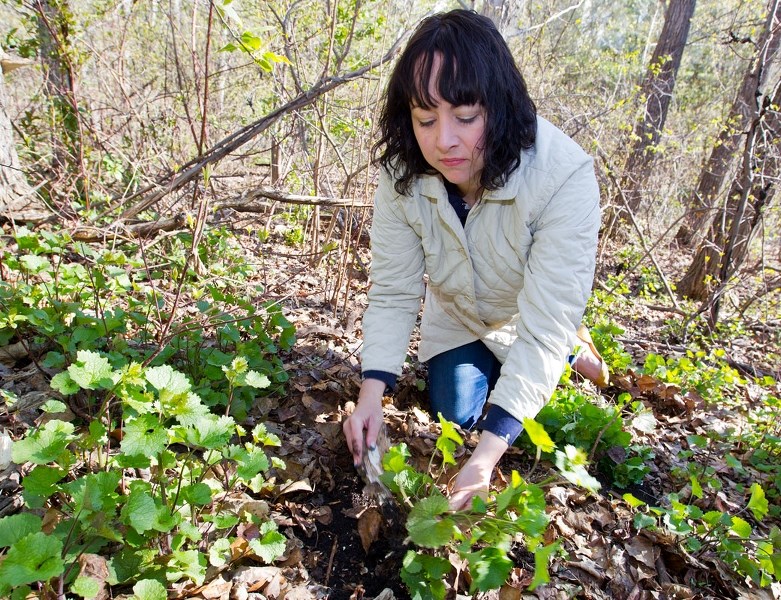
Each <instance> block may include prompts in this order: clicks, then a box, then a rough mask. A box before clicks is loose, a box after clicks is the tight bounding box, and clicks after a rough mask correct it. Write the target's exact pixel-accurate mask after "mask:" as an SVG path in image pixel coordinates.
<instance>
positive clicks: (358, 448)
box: [342, 416, 363, 467]
mask: <svg viewBox="0 0 781 600" xmlns="http://www.w3.org/2000/svg"><path fill="white" fill-rule="evenodd" d="M342 429H343V431H344V437H345V439H346V440H347V448H348V449H349V450H350V454H352V455H353V464H354V465H355V466H356V467H357V466H358V465H360V464H361V459H362V454H363V422H361V420H360V419H357V418H355V417H354V416H353V417H348V418H347V420H346V421H345V422H344V425H343V426H342Z"/></svg>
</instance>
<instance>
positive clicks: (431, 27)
mask: <svg viewBox="0 0 781 600" xmlns="http://www.w3.org/2000/svg"><path fill="white" fill-rule="evenodd" d="M379 125H380V139H379V141H378V143H377V145H376V146H375V157H376V156H377V155H378V154H379V158H378V162H379V164H380V165H381V167H382V169H381V174H380V181H379V187H378V189H377V193H376V198H375V209H374V218H373V224H372V232H371V239H372V268H371V288H370V290H369V306H368V308H367V310H366V313H365V315H364V318H363V331H364V347H363V352H362V368H363V383H362V385H361V390H360V393H359V396H358V403H357V406H356V408H355V410H354V412H353V414H352V415H351V416H350V417H349V418H348V419H347V420H346V421H345V423H344V433H345V437H346V439H347V445H348V447H349V449H350V451H351V453H352V455H353V459H354V461H355V463H356V464H360V461H361V457H362V451H363V447H364V440H365V443H366V444H367V446H368V447H370V448H371V447H373V446H374V444H375V443H376V439H377V434H378V431H379V429H380V427H381V425H382V396H383V393H384V391H385V389H386V386H392V385H393V384H394V383H395V381H396V377H397V376H398V375H399V373H400V372H401V367H402V363H403V362H404V358H405V356H406V352H407V349H408V345H409V339H410V334H411V332H412V329H413V327H414V325H415V322H416V319H417V315H418V312H419V309H420V300H421V299H422V298H423V297H424V296H425V309H424V311H423V317H422V322H421V342H420V346H419V350H418V352H419V358H420V360H422V361H427V362H428V372H429V390H430V401H431V412H432V414H437V413H438V412H441V413H442V415H443V416H444V417H445V418H446V419H448V420H450V421H454V422H456V423H458V424H460V425H461V426H462V427H465V428H472V427H477V428H478V429H479V430H481V431H482V433H481V436H480V441H479V443H478V445H477V447H476V448H475V451H474V452H473V453H472V456H471V457H470V458H469V460H468V461H467V462H466V463H465V465H464V466H463V467H462V468H461V470H460V472H459V474H458V476H457V477H456V480H455V484H454V486H453V491H452V492H451V495H450V505H451V507H452V508H453V509H461V508H464V507H467V506H469V504H470V502H471V499H472V497H473V496H474V495H475V494H476V493H479V492H480V491H482V490H487V488H488V484H489V483H490V478H491V474H492V472H493V469H494V467H495V466H496V463H497V462H498V461H499V459H500V458H501V456H502V455H503V454H504V452H505V451H506V450H507V448H508V445H509V444H511V443H512V442H513V441H514V440H515V438H516V437H517V436H518V435H519V434H520V432H521V431H522V424H521V423H522V421H523V419H524V418H525V417H534V416H535V415H536V414H537V412H538V411H539V410H540V408H541V407H542V406H543V405H544V404H545V402H547V400H548V399H549V398H550V396H551V394H552V392H553V390H554V388H555V386H556V384H557V382H558V380H559V378H560V376H561V373H562V370H563V367H564V363H565V361H566V360H567V357H568V356H569V355H570V351H571V349H572V348H573V345H574V343H575V337H576V335H575V332H576V330H577V328H578V324H579V323H580V319H581V317H582V316H583V311H584V309H585V306H586V301H587V299H588V296H589V294H590V291H591V283H592V279H593V274H594V263H595V255H596V244H597V230H598V227H599V220H600V213H599V189H598V186H597V182H596V178H595V176H594V170H593V165H592V160H591V158H590V157H589V156H588V155H586V153H585V152H583V150H582V149H581V148H580V147H578V146H577V145H576V144H575V142H573V141H572V140H571V139H570V138H568V137H567V136H566V135H564V134H563V133H562V132H561V131H559V130H558V129H556V128H555V127H554V126H553V125H551V124H550V123H549V122H547V121H545V120H544V119H542V118H539V117H537V115H536V109H535V106H534V103H533V102H532V100H531V98H530V97H529V94H528V92H527V89H526V84H525V82H524V80H523V77H522V76H521V74H520V72H519V70H518V68H517V66H516V64H515V62H514V60H513V57H512V55H511V53H510V50H509V48H508V47H507V44H506V43H505V42H504V40H503V39H502V37H501V35H500V34H499V32H498V31H497V30H496V28H495V27H494V25H493V23H492V22H491V21H490V20H489V19H488V18H486V17H483V16H480V15H478V14H477V13H474V12H471V11H465V10H454V11H452V12H448V13H444V14H440V15H435V16H433V17H429V18H427V19H425V20H424V21H423V22H422V23H421V24H420V25H419V26H418V28H417V30H416V31H415V33H414V34H413V36H412V38H411V39H410V41H409V43H408V44H407V47H406V48H405V50H404V52H403V53H402V54H401V56H400V58H399V60H398V63H397V64H396V66H395V68H394V71H393V73H392V75H391V78H390V81H389V83H388V89H387V96H386V100H385V106H384V107H383V109H382V112H381V115H380V120H379ZM424 275H427V276H428V283H427V285H426V284H424ZM584 337H585V336H584ZM584 341H586V342H587V344H586V349H587V350H590V349H593V346H591V345H590V344H589V343H588V342H590V340H587V339H586V340H584ZM581 362H582V364H583V370H584V371H586V372H591V373H592V374H597V375H598V374H600V373H602V371H603V368H604V365H603V364H601V361H600V359H598V355H596V356H595V355H594V354H592V353H590V352H588V351H587V353H586V356H585V357H584V359H583V360H582V361H581ZM486 402H487V404H488V407H487V410H484V408H485V405H486Z"/></svg>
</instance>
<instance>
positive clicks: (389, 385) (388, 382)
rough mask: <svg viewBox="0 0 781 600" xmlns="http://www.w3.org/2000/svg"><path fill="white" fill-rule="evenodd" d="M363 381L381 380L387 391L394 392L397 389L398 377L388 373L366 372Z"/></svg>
mask: <svg viewBox="0 0 781 600" xmlns="http://www.w3.org/2000/svg"><path fill="white" fill-rule="evenodd" d="M362 379H379V380H380V381H382V382H383V383H384V384H385V389H386V391H390V390H393V388H394V387H396V379H397V377H396V375H394V374H393V373H388V372H387V371H364V372H363V374H362Z"/></svg>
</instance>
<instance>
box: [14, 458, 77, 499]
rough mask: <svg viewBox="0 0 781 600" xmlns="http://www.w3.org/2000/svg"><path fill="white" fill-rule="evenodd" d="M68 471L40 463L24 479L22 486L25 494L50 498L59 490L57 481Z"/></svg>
mask: <svg viewBox="0 0 781 600" xmlns="http://www.w3.org/2000/svg"><path fill="white" fill-rule="evenodd" d="M67 472H68V471H66V470H65V469H59V468H56V467H47V466H43V465H39V466H37V467H35V468H34V469H33V470H32V471H30V473H29V474H28V475H27V476H26V477H25V478H24V479H22V487H23V488H24V491H25V494H32V495H33V496H40V497H42V498H48V497H49V496H51V495H52V494H53V493H54V492H55V491H57V482H59V481H60V480H61V479H62V478H63V477H65V475H66V474H67Z"/></svg>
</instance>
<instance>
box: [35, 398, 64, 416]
mask: <svg viewBox="0 0 781 600" xmlns="http://www.w3.org/2000/svg"><path fill="white" fill-rule="evenodd" d="M67 409H68V407H67V406H65V403H64V402H61V401H60V400H54V399H53V398H49V399H48V400H47V401H46V402H44V404H43V406H41V410H42V411H43V412H45V413H64V412H65V411H66V410H67Z"/></svg>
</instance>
